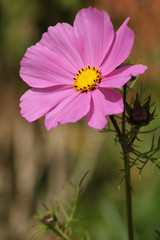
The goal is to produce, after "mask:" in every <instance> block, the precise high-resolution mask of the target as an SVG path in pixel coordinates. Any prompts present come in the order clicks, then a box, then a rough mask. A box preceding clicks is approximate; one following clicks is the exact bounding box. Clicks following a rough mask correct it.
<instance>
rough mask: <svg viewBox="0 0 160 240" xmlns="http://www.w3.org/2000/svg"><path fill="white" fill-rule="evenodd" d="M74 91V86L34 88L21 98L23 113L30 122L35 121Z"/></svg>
mask: <svg viewBox="0 0 160 240" xmlns="http://www.w3.org/2000/svg"><path fill="white" fill-rule="evenodd" d="M73 91H74V90H73V88H67V87H65V86H61V87H59V86H56V87H52V88H46V89H37V88H32V89H30V90H28V91H27V92H26V93H25V94H24V95H23V96H22V97H21V99H20V101H21V102H20V108H21V115H22V116H23V117H24V118H26V119H27V120H28V121H29V122H33V121H35V120H36V119H38V118H40V117H41V116H43V115H45V114H46V113H48V111H50V109H52V108H53V107H55V106H56V105H57V104H59V103H60V102H61V101H63V100H64V99H65V98H67V97H68V96H70V95H71V94H72V93H73Z"/></svg>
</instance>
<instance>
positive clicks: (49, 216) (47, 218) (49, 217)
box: [42, 214, 54, 224]
mask: <svg viewBox="0 0 160 240" xmlns="http://www.w3.org/2000/svg"><path fill="white" fill-rule="evenodd" d="M53 220H54V216H53V214H47V215H46V216H44V217H43V219H42V222H43V223H44V224H48V223H51V222H53Z"/></svg>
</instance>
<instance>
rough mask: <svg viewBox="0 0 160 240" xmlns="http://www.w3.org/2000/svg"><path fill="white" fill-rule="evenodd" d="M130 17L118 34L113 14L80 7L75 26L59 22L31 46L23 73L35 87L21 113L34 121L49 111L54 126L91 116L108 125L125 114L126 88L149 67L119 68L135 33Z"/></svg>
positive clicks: (49, 121) (49, 123)
mask: <svg viewBox="0 0 160 240" xmlns="http://www.w3.org/2000/svg"><path fill="white" fill-rule="evenodd" d="M128 21H129V18H127V19H126V20H125V21H124V23H123V24H122V25H121V27H120V28H119V29H118V31H117V32H114V29H113V25H112V23H111V21H110V18H109V15H108V14H107V13H106V12H105V11H100V10H98V9H96V8H91V7H89V8H86V9H82V10H80V11H79V12H78V13H77V15H76V18H75V21H74V25H73V26H71V25H69V24H67V23H58V24H57V25H55V26H53V27H49V28H48V32H46V33H44V34H43V36H42V38H41V40H40V41H39V42H38V43H37V44H36V45H34V46H32V47H30V48H28V49H27V51H26V53H25V56H24V57H23V59H22V61H21V69H20V76H21V78H22V79H23V80H24V81H25V82H26V83H27V84H28V85H29V86H30V87H32V88H31V89H30V90H28V91H27V92H26V93H25V94H24V95H23V96H22V97H21V100H20V101H21V103H20V107H21V115H22V116H23V117H24V118H26V119H27V120H28V121H29V122H32V121H34V120H36V119H38V118H40V117H42V116H43V115H45V126H46V128H47V129H48V130H49V129H51V128H54V127H56V126H57V125H58V124H64V123H69V122H76V121H78V120H79V119H81V118H83V117H85V118H86V120H87V123H88V125H89V126H90V127H93V128H96V129H102V128H103V127H104V126H105V125H106V123H107V118H106V115H112V114H118V113H121V112H123V109H124V106H123V101H122V97H121V94H120V93H119V92H117V91H116V90H114V89H113V88H121V87H122V86H123V85H124V84H125V83H127V82H128V81H129V80H130V79H131V78H132V77H133V76H136V75H138V74H141V73H143V72H144V71H145V70H146V69H147V67H146V66H144V65H141V64H138V65H125V66H122V67H119V68H117V67H118V66H119V65H120V64H122V63H123V62H124V60H125V59H126V58H127V57H128V56H129V54H130V52H131V49H132V46H133V41H134V33H133V31H132V30H131V29H130V28H129V27H128V26H127V24H128Z"/></svg>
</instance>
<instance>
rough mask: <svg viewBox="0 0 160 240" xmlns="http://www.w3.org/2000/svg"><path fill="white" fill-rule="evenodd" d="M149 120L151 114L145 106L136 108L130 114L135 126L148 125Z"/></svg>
mask: <svg viewBox="0 0 160 240" xmlns="http://www.w3.org/2000/svg"><path fill="white" fill-rule="evenodd" d="M149 118H150V112H149V110H148V109H147V108H146V107H144V106H138V107H135V108H133V109H132V110H131V112H130V120H131V121H132V122H133V123H134V124H143V123H147V122H148V121H149Z"/></svg>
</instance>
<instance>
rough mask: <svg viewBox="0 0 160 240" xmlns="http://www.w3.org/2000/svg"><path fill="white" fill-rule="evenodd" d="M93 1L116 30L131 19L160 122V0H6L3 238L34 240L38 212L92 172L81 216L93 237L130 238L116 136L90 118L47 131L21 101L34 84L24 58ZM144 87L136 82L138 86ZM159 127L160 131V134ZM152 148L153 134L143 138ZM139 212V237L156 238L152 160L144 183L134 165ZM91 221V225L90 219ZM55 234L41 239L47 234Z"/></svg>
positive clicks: (0, 38) (1, 40) (0, 124)
mask: <svg viewBox="0 0 160 240" xmlns="http://www.w3.org/2000/svg"><path fill="white" fill-rule="evenodd" d="M89 5H92V6H95V7H98V8H99V9H105V10H106V11H107V12H108V13H109V14H110V16H111V19H112V21H113V23H114V26H115V29H117V28H118V27H119V26H120V25H121V23H122V22H123V21H124V19H125V18H126V17H128V16H130V17H131V21H130V23H129V25H130V26H131V27H132V29H133V30H134V32H135V36H136V37H135V44H134V48H133V51H132V55H131V59H132V62H133V63H136V62H141V63H143V64H146V65H148V66H149V69H148V71H147V72H146V73H145V74H144V75H143V76H141V77H140V78H139V81H141V82H143V88H145V89H146V90H145V92H146V93H145V94H146V95H147V94H151V95H152V99H153V101H155V102H156V104H157V110H156V113H157V118H156V120H154V121H153V123H152V124H151V125H150V126H149V127H146V129H150V128H152V127H155V126H157V125H158V124H159V121H160V117H159V116H160V67H159V66H160V44H159V43H160V28H159V26H160V1H159V0H114V1H112V0H97V1H96V0H95V1H87V0H83V1H80V0H1V1H0V239H3V240H22V239H23V240H27V239H30V238H31V236H32V235H33V233H34V232H35V231H36V230H35V229H34V228H32V225H33V224H35V223H36V221H35V220H34V219H33V216H34V214H35V212H36V210H37V209H42V202H45V203H48V202H49V201H50V200H51V199H52V198H53V195H54V194H59V195H62V196H63V192H62V186H66V185H67V182H69V181H70V180H71V181H73V182H74V183H78V182H79V180H80V179H81V177H82V176H83V174H84V173H85V172H86V171H87V170H90V173H89V175H88V177H87V178H86V181H85V190H84V192H83V195H82V197H81V200H80V202H79V208H78V212H77V215H78V216H80V217H81V218H82V219H83V218H85V219H87V222H88V224H87V225H86V226H87V228H88V230H89V232H90V235H91V237H92V239H93V240H94V239H98V240H104V239H105V240H120V239H122V240H123V239H126V220H125V201H124V200H125V197H124V186H123V185H124V184H123V183H122V185H121V188H120V190H118V185H119V183H120V180H121V177H122V176H121V175H119V169H120V168H122V167H123V162H122V160H121V159H120V154H119V147H118V146H115V144H114V140H113V139H114V136H113V135H112V134H111V133H101V132H98V131H96V130H94V129H91V128H89V127H88V126H87V124H86V123H85V121H83V120H82V121H80V122H79V123H75V124H66V125H64V126H58V127H57V128H56V129H53V130H51V131H50V132H47V131H46V129H45V127H44V125H43V119H40V120H38V121H36V122H34V123H28V122H27V121H26V120H25V119H23V118H21V116H20V114H19V98H20V96H21V95H22V94H23V93H24V92H25V91H26V90H27V89H28V86H27V85H26V84H25V83H24V82H23V81H22V80H21V79H20V77H19V65H20V60H21V58H22V57H23V55H24V53H25V51H26V48H27V47H29V46H30V45H33V44H35V43H36V42H37V41H38V40H39V39H40V37H41V34H42V33H43V32H45V31H46V30H47V28H48V26H50V25H55V24H56V23H57V22H69V23H71V24H72V22H73V20H74V17H75V14H76V12H77V11H78V10H79V9H80V8H83V7H87V6H89ZM138 87H139V84H137V85H136V88H137V89H138ZM159 134H160V131H159V130H158V131H156V132H155V138H157V137H158V135H159ZM141 137H142V139H144V142H143V143H141V149H142V150H146V149H147V148H148V147H149V146H150V143H151V135H145V136H141ZM132 180H133V189H134V196H133V210H134V222H135V227H136V230H135V231H136V233H135V234H136V240H142V239H145V240H151V239H154V238H155V229H159V230H160V187H159V186H160V175H159V170H157V169H156V168H154V167H153V165H152V164H148V166H147V167H146V168H145V169H144V171H143V173H142V179H141V181H140V180H139V176H138V171H137V170H136V169H133V171H132ZM85 224H86V222H85ZM51 236H52V235H51V234H49V235H45V236H40V237H39V239H40V240H42V239H44V240H45V239H48V238H49V237H51Z"/></svg>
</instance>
